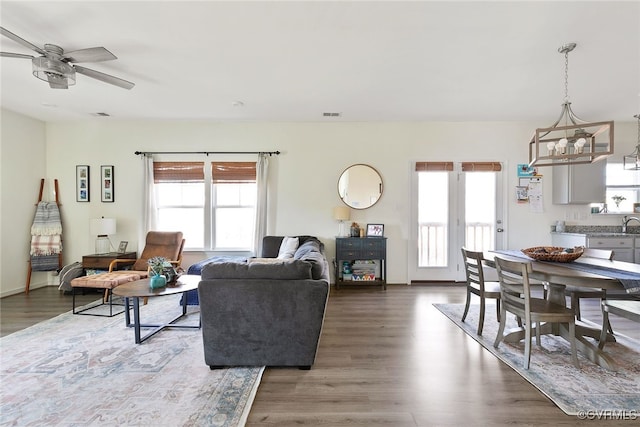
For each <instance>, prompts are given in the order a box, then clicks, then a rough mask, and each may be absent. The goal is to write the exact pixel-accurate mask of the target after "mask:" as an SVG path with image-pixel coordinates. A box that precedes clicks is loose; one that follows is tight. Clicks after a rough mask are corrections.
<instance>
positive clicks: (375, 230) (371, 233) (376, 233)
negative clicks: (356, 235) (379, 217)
mask: <svg viewBox="0 0 640 427" xmlns="http://www.w3.org/2000/svg"><path fill="white" fill-rule="evenodd" d="M382 236H384V224H367V237H382Z"/></svg>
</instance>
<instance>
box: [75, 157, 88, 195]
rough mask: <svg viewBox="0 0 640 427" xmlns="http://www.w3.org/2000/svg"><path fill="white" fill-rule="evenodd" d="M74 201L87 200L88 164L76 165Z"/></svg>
mask: <svg viewBox="0 0 640 427" xmlns="http://www.w3.org/2000/svg"><path fill="white" fill-rule="evenodd" d="M76 201H77V202H88V201H89V165H78V166H76Z"/></svg>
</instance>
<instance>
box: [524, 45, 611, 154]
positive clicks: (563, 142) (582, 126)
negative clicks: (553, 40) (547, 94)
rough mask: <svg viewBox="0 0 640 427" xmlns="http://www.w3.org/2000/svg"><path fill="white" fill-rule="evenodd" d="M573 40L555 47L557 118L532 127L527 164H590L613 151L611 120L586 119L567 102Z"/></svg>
mask: <svg viewBox="0 0 640 427" xmlns="http://www.w3.org/2000/svg"><path fill="white" fill-rule="evenodd" d="M575 47H576V44H575V43H569V44H566V45H563V46H561V47H559V48H558V52H560V53H562V54H564V102H563V103H562V110H561V112H560V117H558V120H556V122H555V123H554V124H553V125H551V126H550V127H547V128H539V129H536V131H535V133H534V135H533V137H532V138H531V140H530V141H529V166H530V167H533V166H564V165H572V164H584V163H593V162H595V161H598V160H602V159H604V158H606V157H609V156H610V155H611V154H613V121H603V122H586V121H584V120H582V119H580V118H579V117H578V116H576V115H575V113H574V112H573V110H572V109H571V102H569V52H571V51H572V50H573V49H575Z"/></svg>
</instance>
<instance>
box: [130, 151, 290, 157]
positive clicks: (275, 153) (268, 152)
mask: <svg viewBox="0 0 640 427" xmlns="http://www.w3.org/2000/svg"><path fill="white" fill-rule="evenodd" d="M133 154H135V155H136V156H139V155H141V154H204V155H207V156H208V155H209V154H268V155H270V156H273V155H276V156H277V155H279V154H280V151H136V152H134V153H133Z"/></svg>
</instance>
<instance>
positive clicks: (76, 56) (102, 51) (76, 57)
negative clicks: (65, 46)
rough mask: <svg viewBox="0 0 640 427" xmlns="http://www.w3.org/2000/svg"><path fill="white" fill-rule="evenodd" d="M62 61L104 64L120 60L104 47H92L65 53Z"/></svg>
mask: <svg viewBox="0 0 640 427" xmlns="http://www.w3.org/2000/svg"><path fill="white" fill-rule="evenodd" d="M62 59H66V60H67V61H68V62H102V61H111V60H113V59H118V58H117V57H116V56H115V55H114V54H113V53H111V52H109V51H108V50H107V49H106V48H104V47H90V48H87V49H79V50H74V51H72V52H65V53H64V55H62Z"/></svg>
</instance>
